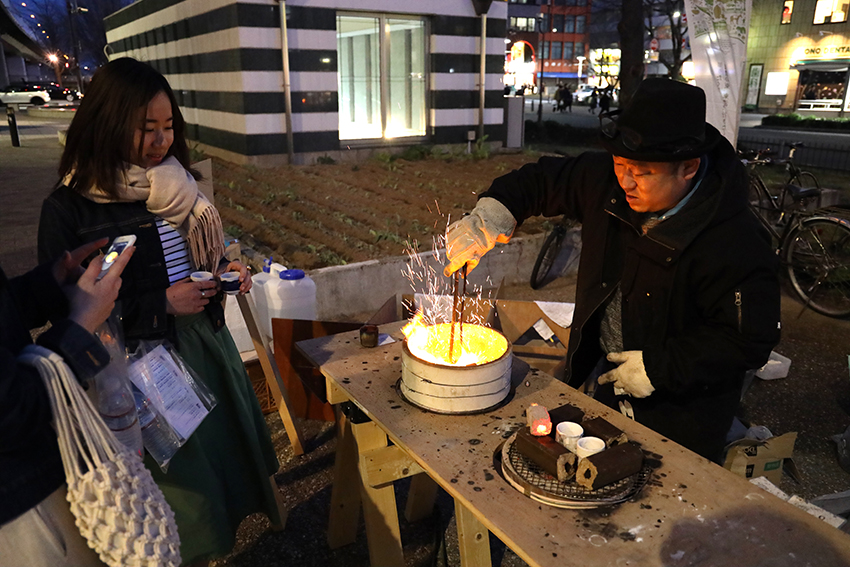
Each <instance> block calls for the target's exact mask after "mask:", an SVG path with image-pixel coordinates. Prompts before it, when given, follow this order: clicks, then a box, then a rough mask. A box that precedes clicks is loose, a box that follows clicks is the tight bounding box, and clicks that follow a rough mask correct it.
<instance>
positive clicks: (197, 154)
mask: <svg viewBox="0 0 850 567" xmlns="http://www.w3.org/2000/svg"><path fill="white" fill-rule="evenodd" d="M205 159H207V154H205V153H204V152H203V150H201V149H200V148H199V147H198V144H197V143H194V144H192V145H191V147H189V161H190V162H192V163H197V162H199V161H204V160H205Z"/></svg>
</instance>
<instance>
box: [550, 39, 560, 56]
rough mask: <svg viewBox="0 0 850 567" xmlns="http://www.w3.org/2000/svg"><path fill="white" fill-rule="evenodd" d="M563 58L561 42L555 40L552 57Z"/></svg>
mask: <svg viewBox="0 0 850 567" xmlns="http://www.w3.org/2000/svg"><path fill="white" fill-rule="evenodd" d="M560 58H561V42H560V41H555V42H553V43H552V59H560Z"/></svg>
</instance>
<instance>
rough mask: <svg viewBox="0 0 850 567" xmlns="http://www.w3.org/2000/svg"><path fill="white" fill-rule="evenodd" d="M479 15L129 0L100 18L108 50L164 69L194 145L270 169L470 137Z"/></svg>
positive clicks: (492, 17) (500, 5)
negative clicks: (111, 13) (289, 163)
mask: <svg viewBox="0 0 850 567" xmlns="http://www.w3.org/2000/svg"><path fill="white" fill-rule="evenodd" d="M282 13H283V14H285V18H284V19H282V18H281V14H282ZM506 17H507V6H506V4H505V3H504V2H494V3H493V4H492V6H490V7H489V11H488V12H487V18H486V38H485V40H484V42H483V44H484V46H485V60H484V112H483V131H484V134H485V135H486V136H488V141H489V142H494V141H495V142H499V141H501V140H503V139H504V134H503V126H502V121H503V119H502V117H503V100H502V94H503V84H502V79H503V67H504V46H505V43H504V38H505V32H506ZM482 20H483V18H481V17H479V16H478V15H477V14H476V10H475V7H474V5H473V2H471V1H468V0H467V1H464V0H456V1H455V0H453V1H451V2H446V1H444V0H416V1H414V0H288V1H286V2H274V1H269V0H141V1H139V2H136V3H134V4H132V5H130V6H128V7H127V8H125V9H124V10H121V11H119V12H117V13H115V14H113V15H112V16H110V17H109V18H107V20H106V26H107V41H108V43H109V48H110V49H111V55H110V57H112V58H115V57H120V56H131V57H135V58H137V59H140V60H143V61H146V62H148V63H150V64H151V65H153V66H154V67H156V68H157V69H158V70H159V71H160V72H162V73H163V74H164V75H165V76H166V78H168V80H169V82H170V83H171V85H172V87H173V89H174V91H175V94H176V96H177V97H178V101H179V103H180V106H181V110H182V111H183V113H184V115H185V117H186V120H187V123H188V133H189V137H190V138H191V139H192V140H194V141H196V142H198V143H199V145H200V148H201V149H203V150H204V151H206V152H207V153H210V154H213V155H219V156H220V157H223V158H225V159H229V160H231V161H236V162H240V163H255V164H258V165H264V164H268V165H273V164H278V163H285V162H287V161H288V159H289V156H290V155H292V159H293V162H294V163H312V162H314V161H315V160H316V159H317V158H318V157H323V156H328V157H331V158H333V159H349V158H351V159H355V158H357V157H359V156H361V155H363V154H367V153H370V152H372V151H374V150H375V149H376V148H385V149H392V148H394V147H398V146H404V145H411V144H418V143H433V144H466V142H467V140H468V139H469V138H470V137H472V138H478V137H480V131H479V127H480V126H481V125H482V121H481V120H480V119H479V118H480V117H479V114H480V111H479V109H480V105H479V101H480V96H479V92H480V84H481V79H480V78H481V54H480V46H481V44H482V41H481V37H480V35H481V30H482ZM284 45H286V46H287V47H288V49H286V50H284V47H283V46H284ZM287 85H288V86H289V89H288V93H289V101H290V102H289V104H287V96H286V95H287V89H286V86H287ZM288 107H289V109H288ZM288 126H291V128H290V129H289V133H288V132H287V130H288Z"/></svg>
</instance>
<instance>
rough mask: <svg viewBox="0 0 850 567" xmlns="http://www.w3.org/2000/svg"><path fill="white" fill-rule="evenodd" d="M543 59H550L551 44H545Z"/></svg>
mask: <svg viewBox="0 0 850 567" xmlns="http://www.w3.org/2000/svg"><path fill="white" fill-rule="evenodd" d="M543 59H549V42H548V41H544V42H543Z"/></svg>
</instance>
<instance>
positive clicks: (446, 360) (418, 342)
mask: <svg viewBox="0 0 850 567" xmlns="http://www.w3.org/2000/svg"><path fill="white" fill-rule="evenodd" d="M401 332H402V333H404V336H405V337H407V348H408V349H409V350H410V353H411V354H413V355H414V356H415V357H416V358H419V359H421V360H424V361H427V362H432V363H434V364H442V365H445V366H475V365H478V364H485V363H487V362H491V361H493V360H496V359H497V358H499V357H500V356H502V355H503V354H505V351H507V350H508V341H507V339H505V337H504V336H502V335H501V334H500V333H499V332H498V331H494V330H493V329H490V328H488V327H483V326H481V325H473V324H471V323H464V324H463V333H462V335H463V340H462V341H461V340H460V339H459V337H460V335H461V331H460V325H458V324H456V325H455V343H454V353H452V354H454V355H455V356H454V357H453V358H454V359H455V361H454V362H451V359H452V357H451V356H450V353H449V343H450V342H451V332H452V324H451V323H438V324H436V325H426V324H425V323H424V321H423V316H422V312H421V311H420V312H417V313H416V315H415V316H414V317H413V319H411V320H410V323H408V324H407V325H405V326H404V328H403V329H402V330H401Z"/></svg>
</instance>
